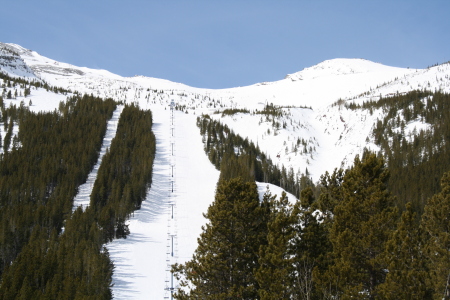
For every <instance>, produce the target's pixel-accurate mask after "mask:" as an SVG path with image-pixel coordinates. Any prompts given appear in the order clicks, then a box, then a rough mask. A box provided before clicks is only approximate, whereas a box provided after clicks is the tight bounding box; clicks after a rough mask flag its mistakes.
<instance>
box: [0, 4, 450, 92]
mask: <svg viewBox="0 0 450 300" xmlns="http://www.w3.org/2000/svg"><path fill="white" fill-rule="evenodd" d="M5 2H6V3H5ZM1 7H2V15H1V17H0V28H1V32H0V41H1V42H5V43H16V44H19V45H21V46H23V47H25V48H28V49H32V50H34V51H37V52H38V53H40V54H42V55H44V56H47V57H50V58H52V59H55V60H58V61H62V62H67V63H71V64H74V65H77V66H84V67H89V68H96V69H106V70H109V71H111V72H113V73H117V74H119V75H122V76H134V75H144V76H150V77H157V78H163V79H168V80H171V81H176V82H182V83H185V84H188V85H191V86H195V87H202V88H228V87H236V86H245V85H250V84H254V83H257V82H263V81H275V80H279V79H282V78H284V76H285V75H286V74H289V73H294V72H297V71H300V70H302V69H303V68H305V67H310V66H313V65H315V64H317V63H320V62H321V61H324V60H327V59H333V58H365V59H368V60H372V61H375V62H379V63H382V64H385V65H390V66H398V67H411V68H426V67H427V66H430V65H433V64H436V63H442V62H446V61H449V60H450V30H449V28H450V18H449V17H448V13H449V12H450V1H448V0H443V1H440V0H428V1H414V0H409V1H406V0H405V1H404V0H397V1H384V0H380V1H371V0H368V1H325V0H318V1H312V0H311V1H287V0H286V1H284V0H281V1H280V0H279V1H264V0H261V1H251V0H242V1H234V0H228V1H213V0H210V1H196V0H192V1H171V0H167V1H151V0H146V1H135V0H129V1H115V0H108V1H104V0H97V1H85V0H80V1H63V0H60V1H46V0H42V1H35V0H30V1H24V0H15V1H3V3H2V5H1Z"/></svg>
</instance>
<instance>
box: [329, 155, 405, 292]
mask: <svg viewBox="0 0 450 300" xmlns="http://www.w3.org/2000/svg"><path fill="white" fill-rule="evenodd" d="M387 180H388V170H387V169H386V168H385V167H384V161H383V159H382V158H381V157H377V156H376V155H375V154H373V153H369V152H367V151H366V152H364V154H363V157H362V160H361V159H360V158H359V156H356V158H355V160H354V165H353V167H352V168H351V169H350V170H348V171H347V172H346V173H345V176H344V179H343V182H342V187H341V188H342V197H343V200H342V202H340V203H339V204H337V205H336V207H335V209H334V221H333V225H332V227H331V231H330V241H331V243H332V244H333V253H332V254H333V257H334V264H333V265H332V266H331V267H330V268H329V270H328V272H327V274H326V275H325V277H327V278H328V284H329V285H334V286H335V288H336V290H335V291H334V292H333V291H332V292H333V293H334V294H335V296H337V297H342V298H343V299H349V298H358V299H374V298H375V297H376V288H377V286H378V285H379V284H380V283H382V282H384V279H385V277H386V267H387V266H386V265H385V264H384V263H383V260H382V256H381V254H382V253H383V250H384V246H385V243H386V241H387V240H388V238H389V235H390V233H391V232H392V230H393V228H394V226H395V222H396V217H397V209H396V208H395V207H394V198H393V197H392V196H391V195H390V194H389V193H388V192H387V190H386V182H387Z"/></svg>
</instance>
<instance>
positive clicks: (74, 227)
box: [0, 78, 155, 299]
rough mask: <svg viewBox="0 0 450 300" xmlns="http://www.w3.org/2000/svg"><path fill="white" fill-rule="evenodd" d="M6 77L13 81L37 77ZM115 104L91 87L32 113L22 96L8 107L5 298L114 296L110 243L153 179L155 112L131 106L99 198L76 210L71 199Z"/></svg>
mask: <svg viewBox="0 0 450 300" xmlns="http://www.w3.org/2000/svg"><path fill="white" fill-rule="evenodd" d="M8 80H9V81H6V82H11V83H7V85H8V84H10V85H11V86H20V84H23V87H25V88H26V87H27V86H29V85H30V84H31V83H29V82H23V83H18V82H16V81H15V79H12V78H9V79H8ZM4 82H5V81H4ZM31 85H32V84H31ZM49 89H51V88H49ZM0 100H1V98H0ZM1 103H2V104H3V102H2V101H1ZM115 108H116V102H114V101H113V100H111V99H107V100H104V99H100V98H97V97H93V96H87V95H85V96H77V95H74V96H71V97H69V98H68V99H67V101H66V102H62V103H60V105H59V110H57V111H54V112H48V113H45V112H42V113H33V112H31V111H30V110H29V109H28V106H25V105H23V103H22V104H21V106H20V107H16V106H10V107H4V106H3V105H2V121H3V122H4V124H5V125H4V126H5V128H7V130H5V132H6V134H5V136H4V137H3V139H2V141H3V149H4V153H3V154H2V155H1V157H0V197H1V198H0V200H1V203H0V204H1V206H0V220H1V222H0V232H1V235H0V258H1V260H0V275H1V284H0V298H2V299H16V298H20V299H40V298H45V299H75V298H84V297H93V298H95V299H110V298H111V297H112V294H111V280H112V272H113V263H112V262H111V261H110V259H109V255H108V252H107V250H106V248H104V247H103V244H104V243H106V242H108V241H110V240H111V239H112V238H126V235H127V228H126V225H125V221H126V220H127V218H128V217H129V216H130V214H131V213H132V212H133V210H135V209H138V208H139V206H140V203H141V202H142V200H143V197H144V196H145V193H146V190H147V189H148V188H149V186H150V184H151V172H152V163H153V157H154V151H155V141H154V136H153V134H152V132H151V127H152V117H151V113H150V111H142V110H140V109H139V108H137V107H135V106H134V105H131V106H128V105H127V106H126V107H125V109H124V111H123V112H122V118H121V119H120V121H119V126H118V133H117V136H116V138H115V139H114V140H113V142H112V145H111V149H110V150H109V152H108V153H107V155H105V162H104V163H103V164H102V165H101V170H100V172H99V174H100V175H99V176H98V180H97V181H96V183H95V185H94V191H95V193H93V195H92V199H93V200H92V203H91V206H90V207H88V208H87V209H86V210H85V211H83V210H82V209H81V208H78V209H76V210H75V211H74V212H72V206H73V199H74V196H75V195H76V193H77V189H78V186H79V185H80V184H82V183H84V182H85V181H86V178H87V176H88V173H89V172H90V171H91V169H92V167H93V165H94V164H95V163H96V162H97V159H98V154H99V150H100V147H101V144H102V140H103V136H104V135H105V130H106V123H107V121H108V119H109V118H111V116H112V113H113V111H114V110H115ZM14 127H18V133H17V135H14V134H13V128H14ZM112 179H114V180H112Z"/></svg>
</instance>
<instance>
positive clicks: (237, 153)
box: [197, 115, 312, 197]
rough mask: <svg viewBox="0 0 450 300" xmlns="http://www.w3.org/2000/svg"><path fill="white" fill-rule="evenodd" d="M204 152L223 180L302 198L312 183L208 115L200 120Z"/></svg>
mask: <svg viewBox="0 0 450 300" xmlns="http://www.w3.org/2000/svg"><path fill="white" fill-rule="evenodd" d="M197 126H198V127H199V129H200V134H201V135H202V139H203V143H204V145H205V146H204V150H205V152H206V154H207V155H208V158H209V160H210V161H211V163H212V164H214V166H215V167H216V168H217V169H218V170H220V171H221V172H220V177H221V178H224V179H230V178H234V177H238V176H241V177H242V178H244V179H246V180H247V179H248V180H253V181H255V180H256V181H259V182H267V183H272V184H275V185H277V186H280V187H282V188H284V189H285V190H286V191H288V192H290V193H292V194H294V195H296V196H297V197H299V196H300V191H301V189H302V188H304V187H306V186H307V185H310V184H312V181H311V179H310V178H308V176H307V175H303V174H298V173H297V174H296V173H295V172H294V170H293V169H292V168H290V169H286V168H285V167H284V166H281V168H279V167H278V166H277V165H275V164H273V163H272V160H271V159H270V158H268V157H267V156H266V155H265V154H264V152H262V151H261V150H260V149H259V146H258V145H255V144H254V143H253V142H252V141H249V140H248V139H247V138H246V139H243V138H242V137H241V136H239V135H237V134H235V133H234V132H233V131H232V130H230V129H229V128H228V126H226V125H224V124H222V123H220V121H216V120H213V119H211V118H210V117H209V116H208V115H202V116H201V117H198V118H197Z"/></svg>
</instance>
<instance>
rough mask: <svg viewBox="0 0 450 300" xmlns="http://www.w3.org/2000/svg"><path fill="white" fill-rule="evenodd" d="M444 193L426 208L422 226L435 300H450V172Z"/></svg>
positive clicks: (445, 178) (430, 201)
mask: <svg viewBox="0 0 450 300" xmlns="http://www.w3.org/2000/svg"><path fill="white" fill-rule="evenodd" d="M441 186H442V191H441V192H439V193H438V194H436V195H434V196H433V197H431V198H430V199H429V200H428V202H427V205H426V206H425V212H424V214H423V216H422V226H423V228H424V230H425V232H426V235H427V250H428V252H427V254H428V258H429V259H430V264H429V270H430V277H431V281H430V283H429V285H430V287H432V288H433V296H434V299H450V275H449V274H450V172H447V173H445V174H444V176H443V177H442V180H441Z"/></svg>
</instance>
